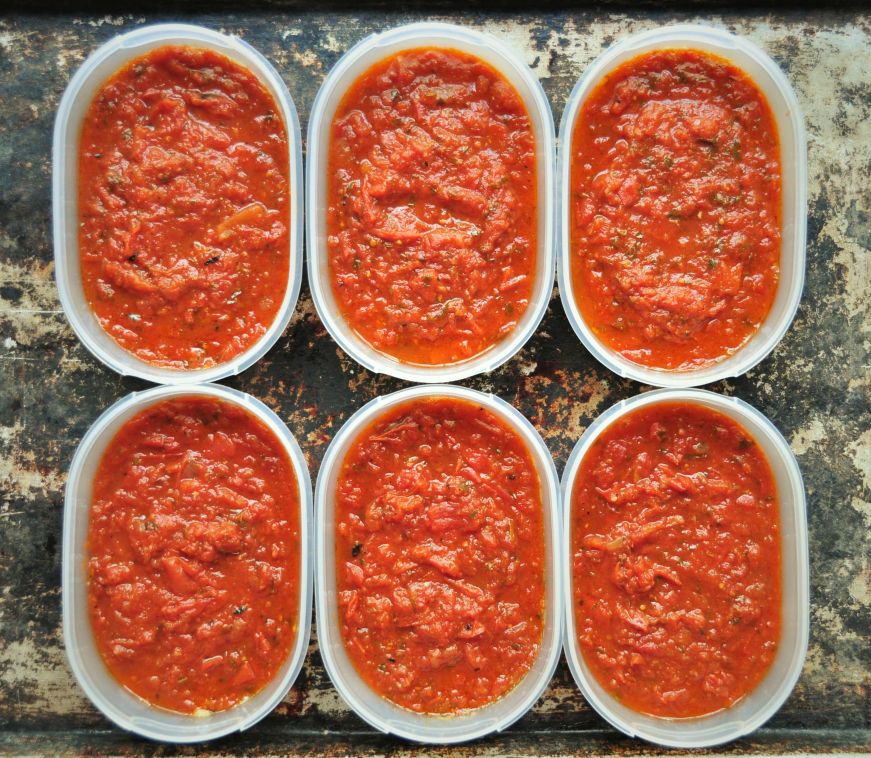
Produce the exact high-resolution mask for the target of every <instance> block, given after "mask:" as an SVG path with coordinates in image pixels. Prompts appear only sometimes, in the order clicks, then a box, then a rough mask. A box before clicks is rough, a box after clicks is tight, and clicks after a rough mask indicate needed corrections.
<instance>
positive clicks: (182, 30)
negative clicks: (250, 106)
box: [52, 24, 304, 384]
mask: <svg viewBox="0 0 871 758" xmlns="http://www.w3.org/2000/svg"><path fill="white" fill-rule="evenodd" d="M163 45H183V46H186V47H197V48H207V49H209V50H214V51H215V52H217V53H220V54H222V55H224V56H226V57H227V58H229V59H230V60H232V61H234V62H235V63H238V64H239V65H241V66H244V67H245V68H246V69H248V70H249V71H250V72H251V73H252V74H254V75H255V76H256V77H257V78H258V79H259V80H260V81H261V82H262V84H263V86H264V87H266V89H267V90H268V91H269V93H270V95H272V97H273V98H274V100H275V103H276V105H277V106H278V110H279V113H280V114H281V117H282V120H283V121H284V126H285V129H286V130H287V145H288V159H289V166H290V176H289V179H290V228H289V233H288V239H289V246H288V255H289V256H290V267H289V271H288V279H287V285H286V289H285V292H284V298H283V300H282V302H281V307H280V309H279V311H278V313H277V315H276V316H275V319H274V321H273V322H272V324H270V325H269V328H268V329H267V330H266V333H265V334H264V335H263V336H262V337H260V339H258V340H257V341H256V342H255V343H254V344H253V345H251V347H249V348H248V349H247V350H246V351H245V352H243V353H240V354H239V355H237V356H236V357H235V358H233V359H232V360H229V361H226V362H224V363H221V364H219V365H217V366H212V367H210V368H201V369H195V370H190V371H181V370H177V369H170V368H160V367H157V366H152V365H151V364H150V363H146V362H145V361H143V360H141V359H139V358H137V357H136V356H134V355H133V354H132V353H129V352H128V351H127V350H125V349H124V348H123V347H121V346H120V345H119V344H118V343H117V342H115V340H114V339H112V337H111V336H109V334H108V333H107V332H106V331H105V330H104V329H103V328H102V327H101V326H100V324H99V322H98V321H97V318H96V316H94V313H93V311H91V309H90V307H89V306H88V302H87V300H86V299H85V293H84V290H83V288H82V277H81V270H80V267H79V236H78V228H79V218H78V215H79V213H78V200H79V198H78V161H79V138H80V136H81V129H82V122H83V121H84V118H85V115H86V113H87V111H88V107H89V106H90V104H91V100H92V99H93V97H94V95H95V93H96V92H97V90H98V89H99V88H100V87H101V86H102V85H103V83H104V82H105V81H106V80H107V79H108V78H109V77H110V76H111V75H112V74H114V73H115V72H116V71H117V70H118V69H119V68H121V67H122V66H123V65H125V64H126V63H127V62H128V61H130V60H131V59H133V58H138V57H139V56H141V55H144V54H146V53H147V52H149V51H150V50H153V49H155V48H157V47H162V46H163ZM52 160H53V171H52V203H53V207H54V213H53V216H54V218H53V231H54V261H55V279H56V281H57V287H58V290H59V292H60V301H61V305H62V306H63V309H64V312H65V313H66V315H67V318H68V319H69V321H70V324H71V325H72V327H73V329H74V330H75V332H76V334H77V335H78V337H79V339H80V340H81V341H82V343H83V344H84V345H85V347H87V348H88V350H90V351H91V353H93V354H94V356H96V357H97V358H99V359H100V360H101V361H102V362H103V363H105V364H106V365H107V366H108V367H109V368H111V369H113V370H115V371H117V372H118V373H119V374H122V375H125V376H126V375H132V376H138V377H140V378H141V379H146V380H148V381H150V382H156V383H158V384H182V383H193V382H212V381H215V380H217V379H223V378H224V377H227V376H231V375H234V374H238V373H240V372H241V371H244V370H245V369H246V368H248V367H249V366H251V365H252V364H253V363H255V362H256V361H258V360H259V359H260V358H262V357H263V355H265V353H266V352H267V351H268V350H269V348H271V347H272V346H273V345H274V344H275V341H276V340H277V339H278V338H279V337H280V336H281V333H282V332H283V331H284V329H285V327H286V326H287V324H288V322H289V321H290V317H291V316H292V315H293V309H294V307H295V306H296V300H297V297H298V296H299V288H300V284H301V283H302V269H303V260H302V232H303V201H304V197H303V186H302V175H303V171H302V139H301V136H300V130H299V118H298V117H297V114H296V108H295V107H294V104H293V100H291V97H290V94H289V93H288V91H287V87H286V86H285V84H284V81H283V80H282V79H281V77H280V76H279V75H278V72H277V71H276V70H275V69H274V68H273V67H272V65H271V64H270V63H269V61H267V60H266V58H264V57H263V56H262V55H261V54H260V53H259V52H257V51H256V50H255V49H254V48H253V47H251V46H250V45H248V44H247V43H246V42H244V41H242V40H241V39H239V38H237V37H230V36H227V35H226V34H220V33H219V32H215V31H212V30H211V29H205V28H203V27H200V26H191V25H189V24H158V25H155V26H145V27H142V28H141V29H136V30H135V31H132V32H128V33H127V34H122V35H120V36H118V37H114V38H113V39H111V40H109V41H108V42H107V43H106V44H104V45H103V46H101V47H100V48H99V49H97V50H96V51H95V52H94V53H92V54H91V56H90V57H89V58H88V59H87V60H86V61H85V62H84V63H83V64H82V66H81V68H79V70H78V71H76V73H75V75H74V76H73V78H72V79H71V80H70V83H69V85H68V86H67V88H66V91H65V92H64V95H63V98H62V99H61V102H60V106H59V107H58V111H57V117H56V118H55V122H54V143H53V147H52Z"/></svg>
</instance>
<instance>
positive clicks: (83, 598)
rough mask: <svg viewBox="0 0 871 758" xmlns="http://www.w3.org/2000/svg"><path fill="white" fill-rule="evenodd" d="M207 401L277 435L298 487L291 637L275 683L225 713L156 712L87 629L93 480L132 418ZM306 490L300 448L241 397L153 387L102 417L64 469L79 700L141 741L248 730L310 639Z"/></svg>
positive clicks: (70, 623) (66, 594) (67, 592)
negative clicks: (185, 401)
mask: <svg viewBox="0 0 871 758" xmlns="http://www.w3.org/2000/svg"><path fill="white" fill-rule="evenodd" d="M189 396H198V397H203V396H204V397H213V398H217V399H219V400H222V401H224V402H226V403H231V404H233V405H235V406H238V407H240V408H242V409H244V410H245V411H247V412H248V413H250V414H252V415H253V416H255V417H256V418H257V419H259V420H260V421H262V422H263V423H264V424H265V425H266V426H267V427H268V428H269V429H270V430H271V431H272V433H273V434H274V435H275V436H276V438H277V439H278V440H280V441H281V444H282V445H283V446H284V449H285V450H286V451H287V454H288V457H289V458H290V461H291V463H292V465H293V469H294V472H295V474H296V478H297V482H298V483H299V503H300V535H301V539H302V544H301V545H300V558H301V560H300V585H299V586H300V590H299V624H298V629H297V634H296V639H295V640H294V642H293V646H292V648H291V650H290V653H289V655H288V657H287V660H286V661H285V662H284V663H283V664H282V666H281V668H280V669H279V670H278V672H277V673H276V675H275V676H274V677H273V679H272V680H271V681H270V682H269V683H268V684H267V685H266V686H265V687H264V688H263V689H262V690H261V691H260V692H258V693H257V694H256V695H254V696H253V697H251V698H249V699H248V700H246V701H244V702H242V703H240V704H239V705H237V706H234V707H233V708H229V709H228V710H225V711H219V712H215V713H212V714H210V715H208V716H191V715H186V714H183V713H175V712H173V711H169V710H165V709H163V708H157V707H155V706H153V705H151V704H149V703H148V702H146V701H145V700H143V699H142V698H140V697H139V696H137V695H135V694H133V693H132V692H131V691H130V690H128V689H127V688H126V687H124V686H122V685H121V684H119V683H118V681H117V680H116V679H115V678H114V677H113V676H112V674H111V673H110V671H109V669H108V668H107V667H106V665H105V663H104V662H103V659H102V657H101V656H100V653H99V651H98V650H97V647H96V643H95V641H94V634H93V630H92V628H91V622H90V616H89V609H88V591H87V539H88V524H89V517H90V507H91V494H92V482H93V478H94V476H95V474H96V471H97V467H98V466H99V463H100V460H101V459H102V457H103V453H104V451H105V450H106V447H107V445H108V444H109V443H110V442H111V441H112V439H113V438H114V436H115V434H117V432H118V431H119V429H120V428H121V427H122V426H123V425H124V424H125V423H126V422H127V421H129V420H130V419H131V418H132V417H133V416H135V415H136V414H138V413H140V412H141V411H143V410H145V409H146V408H148V407H150V406H152V405H154V404H155V403H158V402H161V401H163V400H166V399H167V398H172V397H189ZM311 509H312V489H311V479H310V477H309V472H308V466H307V465H306V462H305V458H304V457H303V454H302V451H301V450H300V448H299V445H298V444H297V443H296V440H295V439H294V437H293V435H292V434H291V432H290V430H289V429H288V428H287V427H286V426H285V425H284V423H283V422H282V421H281V419H280V418H279V417H278V416H276V415H275V413H273V412H272V411H271V410H270V409H269V408H267V407H266V406H265V405H264V404H263V403H261V402H260V401H259V400H256V399H255V398H253V397H251V396H250V395H247V394H245V393H244V392H239V391H237V390H233V389H230V388H228V387H223V386H220V385H216V384H200V385H188V386H174V387H173V386H163V387H154V388H152V389H149V390H146V391H144V392H133V393H131V394H129V395H127V397H125V398H122V399H121V400H119V401H118V402H117V403H115V404H114V405H113V406H112V407H110V408H109V409H108V410H107V411H105V412H104V413H103V414H102V415H101V416H100V417H99V418H98V419H97V420H96V421H95V422H94V424H93V425H92V426H91V428H90V429H89V430H88V432H87V434H85V436H84V438H83V439H82V441H81V443H79V446H78V448H77V449H76V452H75V455H74V456H73V460H72V463H71V464H70V470H69V475H68V478H67V487H66V494H65V498H64V528H63V565H62V596H63V633H64V646H65V647H66V651H67V657H68V659H69V662H70V666H71V667H72V670H73V673H74V674H75V676H76V679H77V680H78V682H79V685H80V686H81V688H82V689H83V690H84V691H85V694H86V695H87V696H88V697H89V698H90V699H91V702H92V703H93V704H94V705H95V706H96V707H97V708H99V709H100V710H101V711H102V712H103V714H104V715H105V716H106V717H107V718H109V719H111V720H112V721H114V722H115V723H116V724H117V725H118V726H120V727H121V728H123V729H127V730H128V731H131V732H135V733H136V734H139V735H141V736H143V737H148V738H149V739H153V740H161V741H165V742H174V743H187V742H201V741H204V740H211V739H215V738H216V737H221V736H223V735H225V734H229V733H230V732H236V731H240V730H243V729H247V728H248V727H250V726H251V725H252V724H255V723H257V722H258V721H260V719H262V718H263V717H264V716H266V715H267V714H268V713H269V712H270V711H271V710H272V709H273V708H275V706H276V705H278V703H279V702H280V701H281V700H282V698H283V697H284V696H285V695H286V694H287V692H288V690H290V688H291V686H292V685H293V682H294V681H295V680H296V677H297V675H298V674H299V672H300V669H302V664H303V660H304V659H305V655H306V652H307V650H308V643H309V636H310V633H311V605H312V566H313V559H312V547H311V530H312V518H311Z"/></svg>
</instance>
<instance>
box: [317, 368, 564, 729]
mask: <svg viewBox="0 0 871 758" xmlns="http://www.w3.org/2000/svg"><path fill="white" fill-rule="evenodd" d="M422 397H427V398H429V397H455V398H460V399H462V400H467V401H470V402H472V403H476V404H478V405H482V406H484V407H486V408H487V409H489V410H490V411H492V412H493V413H495V414H496V415H497V416H498V417H499V418H500V419H502V421H504V422H505V423H506V424H507V425H508V426H509V428H511V429H513V430H514V431H515V432H517V434H519V435H520V437H521V438H522V439H523V440H524V441H525V443H526V445H527V447H528V449H529V451H530V453H531V455H532V459H533V461H534V463H535V466H536V469H537V471H538V476H539V480H540V482H541V500H542V506H543V508H544V541H545V545H544V555H545V559H546V561H545V622H544V630H543V633H542V640H541V649H540V650H539V653H538V657H537V658H536V660H535V663H534V664H533V666H532V668H531V669H530V670H529V671H528V672H527V674H526V676H525V677H524V678H523V679H522V680H521V681H520V682H519V683H518V684H517V686H516V687H515V688H514V689H512V690H511V691H510V692H508V693H507V694H506V695H504V696H503V697H502V698H500V699H499V700H496V701H495V702H493V703H490V704H488V705H486V706H482V707H481V708H477V709H474V710H470V711H467V712H465V713H462V714H459V715H456V716H441V715H425V714H421V713H415V712H413V711H411V710H408V709H406V708H402V707H400V706H398V705H395V704H393V703H391V702H390V701H389V700H387V699H385V698H383V697H382V696H381V695H379V694H377V693H376V692H375V691H374V690H372V689H371V688H370V687H369V685H368V684H366V682H365V681H363V679H362V678H361V677H360V675H359V674H358V673H357V670H356V668H355V667H354V664H353V663H352V661H351V659H350V658H349V657H348V654H347V652H346V651H345V645H344V643H343V642H342V637H341V632H340V631H339V630H340V628H341V622H340V619H339V609H338V604H337V598H336V551H335V489H336V479H337V477H338V474H339V471H340V470H341V466H342V463H343V461H344V459H345V455H346V454H347V452H348V450H349V448H350V446H351V445H352V444H353V443H354V441H355V440H356V439H357V436H358V435H359V433H360V432H361V431H362V430H364V429H365V428H366V427H367V426H369V424H371V423H372V422H373V421H374V420H375V419H376V418H378V417H379V416H380V415H382V414H383V413H384V412H385V411H387V410H388V409H390V408H394V407H396V406H397V405H401V404H403V403H405V402H407V401H409V400H413V399H415V398H422ZM559 507H560V505H559V488H558V482H557V474H556V469H555V467H554V465H553V459H552V458H551V455H550V452H549V451H548V449H547V447H546V446H545V444H544V442H543V441H542V439H541V437H540V436H539V434H538V432H536V431H535V429H534V427H533V426H532V424H530V423H529V421H527V420H526V418H524V417H523V416H522V415H521V414H520V412H519V411H517V410H516V409H515V408H513V407H512V406H510V405H509V404H508V403H506V402H505V401H504V400H501V399H500V398H498V397H496V396H494V395H487V394H484V393H482V392H477V391H475V390H470V389H466V388H464V387H457V386H453V385H429V386H417V387H409V388H408V389H405V390H401V391H399V392H394V393H393V394H390V395H385V396H383V397H378V398H375V399H374V400H372V401H371V402H369V403H367V404H366V405H364V406H363V407H362V408H361V409H360V410H358V411H357V412H356V413H355V414H354V415H353V416H351V418H349V419H348V420H347V421H346V422H345V424H344V426H343V427H342V428H341V429H340V430H339V433H338V434H337V435H336V436H335V438H334V439H333V441H332V442H331V443H330V446H329V448H328V449H327V453H326V455H325V456H324V460H323V463H322V464H321V470H320V473H319V474H318V481H317V486H316V490H315V514H316V524H317V526H316V531H315V545H316V549H317V553H318V556H319V560H318V564H317V570H316V575H315V607H316V612H317V619H318V625H317V635H318V645H319V648H320V652H321V657H322V658H323V661H324V666H325V667H326V669H327V673H328V674H329V675H330V679H332V682H333V684H334V685H335V687H336V689H337V690H338V691H339V693H340V694H341V695H342V697H343V698H344V699H345V701H346V702H347V703H348V705H349V706H351V708H353V709H354V711H356V713H357V715H358V716H360V717H361V718H362V719H363V720H364V721H366V722H368V723H369V724H371V725H372V726H374V727H375V728H376V729H379V730H380V731H382V732H386V733H389V734H395V735H398V736H399V737H404V738H405V739H409V740H414V741H416V742H426V743H434V744H451V743H457V742H466V741H468V740H473V739H476V738H478V737H482V736H484V735H486V734H489V733H490V732H494V731H501V730H503V729H505V728H506V727H508V726H509V725H511V724H513V723H514V722H515V721H516V720H517V719H519V718H520V717H521V716H523V714H524V713H526V712H527V711H528V710H529V709H530V708H531V707H532V705H533V704H534V703H535V701H536V700H538V698H539V697H540V696H541V694H542V693H543V692H544V690H545V688H546V687H547V685H548V683H549V682H550V679H551V677H552V676H553V672H554V670H555V669H556V665H557V661H558V660H559V657H560V649H561V639H562V638H561V634H562V586H561V583H562V576H561V573H560V540H559V537H558V529H559V518H560V517H559Z"/></svg>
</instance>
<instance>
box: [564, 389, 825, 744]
mask: <svg viewBox="0 0 871 758" xmlns="http://www.w3.org/2000/svg"><path fill="white" fill-rule="evenodd" d="M673 402H689V403H693V404H696V405H701V406H704V407H707V408H712V409H713V410H716V411H717V412H719V413H723V414H724V415H726V416H728V417H729V418H731V419H732V420H733V421H735V422H736V423H738V424H739V425H740V426H741V427H742V428H745V429H746V424H745V420H747V421H750V422H751V423H755V424H756V425H758V427H759V428H760V429H761V430H762V431H763V433H764V435H765V437H766V439H767V440H768V441H769V442H770V443H771V444H772V447H773V449H774V450H775V451H776V453H777V456H778V459H779V461H780V462H781V463H782V464H783V465H784V468H785V470H786V472H787V477H788V479H789V483H790V492H789V493H782V492H781V493H779V496H780V497H781V498H783V497H786V496H789V497H794V498H795V499H794V501H793V506H792V508H793V510H794V514H795V517H796V535H795V548H796V559H797V560H796V564H795V565H794V566H787V564H786V557H785V556H784V555H783V554H782V555H781V562H782V566H783V570H784V572H787V571H789V570H795V571H796V576H797V581H796V588H797V597H796V605H797V608H798V610H799V615H800V620H799V624H798V628H797V644H796V646H795V648H794V649H793V651H792V656H791V659H790V661H789V668H788V674H787V676H786V677H785V679H784V680H783V681H782V683H781V684H780V686H779V687H778V689H777V691H776V693H775V694H774V696H773V697H771V698H770V699H769V700H767V701H766V702H764V703H763V704H762V705H761V707H760V708H759V709H758V710H757V711H756V712H755V713H754V714H753V716H752V717H751V718H749V719H747V720H746V721H744V722H743V723H740V724H735V725H734V726H733V728H732V729H731V730H730V729H728V728H726V727H723V728H721V729H720V730H718V731H715V732H712V733H708V734H705V733H702V734H698V735H692V736H682V735H681V734H680V732H679V731H678V730H677V729H676V730H674V731H673V733H667V734H664V733H663V731H665V732H668V731H669V730H670V728H671V727H673V726H675V725H680V724H685V723H704V722H705V721H706V720H707V719H709V718H711V717H714V716H717V715H718V714H720V713H722V711H717V712H716V713H714V714H708V715H705V716H698V717H694V718H689V719H670V718H663V717H656V716H647V715H645V714H640V715H641V716H643V717H644V718H647V719H650V720H651V723H655V724H657V726H658V728H657V729H656V730H655V731H654V730H653V729H651V728H648V727H644V726H642V727H641V728H633V727H631V726H629V725H628V724H627V723H626V722H625V721H624V720H623V719H622V718H621V717H620V715H619V714H618V713H617V712H616V711H615V710H614V709H612V707H611V704H612V703H613V702H616V700H615V698H613V696H611V695H610V694H608V693H607V692H606V693H605V697H599V696H598V694H597V693H596V692H595V690H594V689H593V687H592V686H591V679H592V675H588V674H587V673H586V672H585V668H584V666H583V665H582V664H581V661H582V659H583V654H582V653H581V651H580V650H579V648H578V645H577V638H576V635H575V621H574V610H573V609H574V597H573V594H572V592H573V590H572V585H573V579H572V565H571V564H572V560H571V556H572V540H571V526H572V503H571V499H572V493H573V490H574V484H575V480H576V477H577V474H578V472H579V470H580V467H581V464H582V462H583V459H584V456H585V455H586V453H587V452H588V451H589V449H590V447H591V445H592V444H593V443H594V442H595V441H596V439H597V438H598V437H599V436H600V435H601V434H602V433H603V432H604V431H606V430H607V429H608V428H609V427H610V426H611V425H612V424H613V423H614V422H615V421H617V419H619V418H621V417H623V416H625V415H627V414H629V413H632V412H633V411H636V410H638V409H640V408H644V407H647V406H652V405H658V404H660V403H673ZM748 433H750V432H749V431H748ZM753 436H755V435H753ZM560 491H561V496H562V502H563V513H562V519H563V520H562V530H563V531H562V535H561V541H562V554H563V607H564V609H565V613H564V615H563V622H564V628H563V649H564V651H565V656H566V660H567V662H568V664H569V670H570V671H571V674H572V678H573V679H574V680H575V683H576V684H577V686H578V688H579V689H580V690H581V693H582V694H583V696H584V698H585V699H586V701H587V702H588V703H589V704H590V705H591V706H592V707H593V709H594V710H595V711H596V712H597V713H598V714H599V715H600V716H601V717H602V718H604V719H605V721H607V722H608V723H609V724H611V726H613V727H615V728H616V729H618V730H619V731H620V732H622V733H623V734H626V735H628V736H629V737H640V738H641V739H643V740H646V741H647V742H651V743H654V744H657V745H663V746H666V747H677V748H685V749H686V748H701V747H712V746H714V745H721V744H724V743H726V742H731V741H733V740H736V739H738V738H739V737H743V736H745V735H747V734H750V733H751V732H753V731H755V730H756V729H758V728H759V727H760V726H762V724H764V723H765V722H766V721H768V719H770V718H771V717H772V716H773V715H774V714H775V713H776V712H777V710H778V709H779V708H780V707H781V706H782V705H783V703H784V701H785V700H786V699H787V698H788V697H789V695H790V694H791V693H792V690H793V688H794V687H795V684H796V682H797V681H798V679H799V676H800V675H801V670H802V666H803V664H804V660H805V657H806V655H807V648H808V638H809V618H808V617H809V602H810V600H809V598H810V578H809V555H808V540H807V522H806V509H807V503H806V497H805V489H804V482H803V479H802V475H801V470H800V468H799V466H798V462H797V461H796V459H795V455H794V454H793V452H792V449H791V448H790V446H789V443H788V442H787V441H786V440H785V439H784V437H783V435H782V434H781V433H780V431H779V430H778V429H777V427H776V426H775V425H774V424H773V423H772V422H771V421H770V420H769V419H768V418H767V417H766V416H765V415H764V414H763V413H761V412H760V411H759V410H757V409H756V408H754V407H753V406H752V405H750V404H749V403H746V402H745V401H743V400H741V399H740V398H737V397H728V396H725V395H720V394H718V393H716V392H711V391H709V390H703V389H689V388H662V389H656V390H651V391H648V392H644V393H642V394H640V395H635V396H634V397H631V398H628V399H624V400H620V401H619V402H617V403H615V404H614V405H612V406H611V407H610V408H608V409H607V410H606V411H605V412H604V413H602V414H601V415H600V416H599V417H598V418H596V420H595V421H594V422H593V423H592V424H591V425H590V426H589V427H588V428H587V429H586V430H585V431H584V433H583V434H582V435H581V437H580V439H578V441H577V443H576V444H575V446H574V448H573V449H572V452H571V454H570V455H569V458H568V461H567V462H566V465H565V469H564V470H563V475H562V479H561V481H560ZM763 681H764V680H763ZM761 685H762V682H760V683H759V684H758V685H757V688H758V687H760V686H761ZM752 692H753V691H751V692H750V693H748V697H749V696H751V695H752ZM741 702H743V699H741V700H738V701H737V702H736V703H734V704H733V705H732V706H730V707H729V708H727V709H725V710H726V711H728V710H730V709H731V708H734V707H736V706H737V705H738V704H739V703H741ZM678 729H679V727H678Z"/></svg>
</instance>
